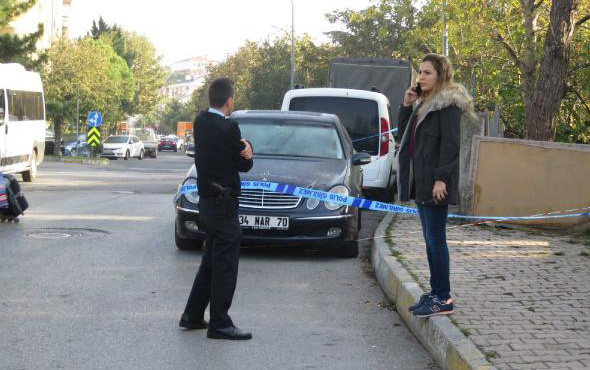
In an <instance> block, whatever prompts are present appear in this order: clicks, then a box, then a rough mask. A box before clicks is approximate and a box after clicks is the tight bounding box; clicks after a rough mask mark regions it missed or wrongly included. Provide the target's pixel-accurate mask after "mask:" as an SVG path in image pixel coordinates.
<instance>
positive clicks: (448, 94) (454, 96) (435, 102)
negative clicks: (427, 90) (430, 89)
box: [417, 83, 475, 120]
mask: <svg viewBox="0 0 590 370" xmlns="http://www.w3.org/2000/svg"><path fill="white" fill-rule="evenodd" d="M417 103H418V104H421V103H422V106H421V107H420V109H419V110H418V117H419V118H420V120H422V119H424V117H426V115H427V114H428V113H430V112H434V111H438V110H441V109H444V108H446V107H449V106H451V105H456V106H457V107H458V108H459V109H461V111H462V112H463V114H465V115H468V116H470V118H471V117H475V112H474V111H473V98H472V97H471V96H470V95H469V93H468V92H467V89H466V88H465V87H464V86H463V85H461V84H458V83H452V84H451V85H450V86H449V87H447V88H446V89H444V90H441V91H439V92H438V93H437V94H436V95H435V96H433V97H432V99H427V100H422V99H419V100H418V101H417Z"/></svg>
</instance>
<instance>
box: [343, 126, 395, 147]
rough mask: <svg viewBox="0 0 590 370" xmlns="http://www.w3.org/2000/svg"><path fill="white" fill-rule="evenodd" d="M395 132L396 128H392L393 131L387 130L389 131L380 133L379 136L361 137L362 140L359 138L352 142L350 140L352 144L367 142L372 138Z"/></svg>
mask: <svg viewBox="0 0 590 370" xmlns="http://www.w3.org/2000/svg"><path fill="white" fill-rule="evenodd" d="M396 131H397V127H396V128H394V129H391V130H389V131H385V132H382V133H380V134H376V135H371V136H367V137H363V138H360V139H354V140H352V142H353V143H355V142H357V141H363V140H368V139H372V138H374V137H379V136H381V135H385V134H389V133H390V132H396Z"/></svg>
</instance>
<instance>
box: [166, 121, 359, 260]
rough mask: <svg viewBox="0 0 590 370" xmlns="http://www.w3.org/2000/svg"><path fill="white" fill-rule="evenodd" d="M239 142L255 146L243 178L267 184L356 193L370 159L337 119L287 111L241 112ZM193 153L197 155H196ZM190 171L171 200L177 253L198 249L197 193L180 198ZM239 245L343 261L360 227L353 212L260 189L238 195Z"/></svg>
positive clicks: (192, 173)
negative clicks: (331, 255)
mask: <svg viewBox="0 0 590 370" xmlns="http://www.w3.org/2000/svg"><path fill="white" fill-rule="evenodd" d="M231 118H232V119H234V120H236V121H238V123H239V126H240V130H241V132H242V137H244V138H246V139H248V140H249V141H250V142H251V143H252V147H253V148H254V167H253V168H252V169H251V170H250V171H249V172H247V173H241V174H240V176H241V179H242V181H265V182H272V183H279V184H284V185H294V186H298V187H302V188H310V189H314V190H321V191H327V192H331V193H338V194H343V195H347V196H348V195H349V196H353V197H360V196H361V185H362V170H361V166H360V165H363V164H366V163H368V161H370V156H369V155H368V154H366V153H355V152H354V149H353V146H352V143H351V140H350V137H349V136H348V133H347V132H346V129H345V128H344V127H343V126H342V124H341V123H340V121H339V119H338V117H337V116H335V115H332V114H324V113H311V112H286V111H238V112H235V113H234V114H233V115H232V117H231ZM193 155H194V154H193ZM196 177H197V173H196V170H195V166H194V165H193V166H192V167H191V169H190V170H189V171H188V172H187V174H186V178H185V179H184V181H183V182H182V183H181V184H180V186H179V193H177V195H176V197H175V200H174V202H175V206H176V223H175V240H176V246H177V247H178V248H179V249H183V250H184V249H196V248H200V247H202V245H203V242H204V240H205V233H204V232H203V230H201V229H200V228H199V224H198V222H197V221H198V214H199V195H198V192H196V191H194V192H188V193H185V194H181V193H180V188H181V186H182V185H196V183H197V179H196ZM239 205H240V208H239V219H240V224H241V226H242V235H243V236H242V245H265V246H268V245H273V246H275V245H286V246H293V247H312V248H329V249H330V250H333V251H334V252H335V253H336V254H337V255H340V256H343V257H356V256H357V255H358V241H357V239H358V235H359V230H360V228H361V218H360V211H359V209H357V208H352V207H348V206H342V205H339V204H335V203H329V202H324V201H320V200H315V199H306V198H302V197H300V196H294V195H289V194H284V193H278V192H272V191H267V190H262V189H256V190H248V189H242V195H241V196H240V197H239Z"/></svg>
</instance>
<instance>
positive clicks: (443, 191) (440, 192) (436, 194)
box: [432, 180, 447, 203]
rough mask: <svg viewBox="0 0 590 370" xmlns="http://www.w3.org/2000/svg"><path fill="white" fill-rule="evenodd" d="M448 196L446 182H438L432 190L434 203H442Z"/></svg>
mask: <svg viewBox="0 0 590 370" xmlns="http://www.w3.org/2000/svg"><path fill="white" fill-rule="evenodd" d="M446 196H447V184H445V182H444V181H440V180H436V182H435V183H434V188H433V189H432V197H433V198H434V202H435V203H438V202H442V201H443V200H444V199H445V198H446Z"/></svg>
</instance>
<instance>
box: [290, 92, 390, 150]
mask: <svg viewBox="0 0 590 370" xmlns="http://www.w3.org/2000/svg"><path fill="white" fill-rule="evenodd" d="M289 110H292V111H307V112H318V113H331V114H335V115H337V116H338V118H340V121H341V122H342V124H343V125H344V127H345V128H346V131H348V134H349V135H350V138H351V139H352V145H353V146H354V149H355V150H356V151H357V152H365V153H369V154H371V155H377V154H378V152H379V136H375V137H371V138H368V139H366V138H367V137H370V136H373V135H379V110H378V106H377V102H376V101H374V100H368V99H358V98H346V97H332V96H302V97H297V98H293V99H291V102H290V104H289ZM358 139H365V140H358Z"/></svg>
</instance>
